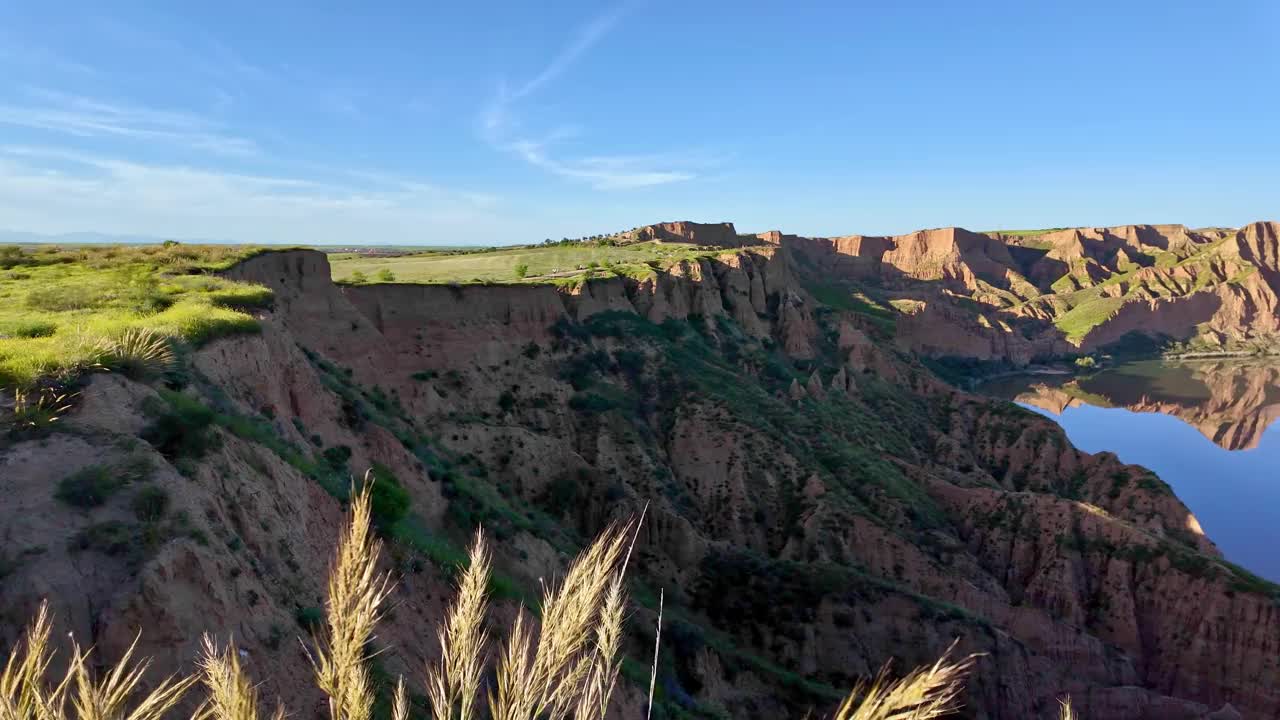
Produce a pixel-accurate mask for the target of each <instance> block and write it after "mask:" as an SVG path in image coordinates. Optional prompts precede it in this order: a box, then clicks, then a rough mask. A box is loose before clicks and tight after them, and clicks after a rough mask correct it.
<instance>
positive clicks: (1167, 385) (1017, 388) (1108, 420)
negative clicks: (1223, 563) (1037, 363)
mask: <svg viewBox="0 0 1280 720" xmlns="http://www.w3.org/2000/svg"><path fill="white" fill-rule="evenodd" d="M979 389H980V390H981V391H982V392H985V393H987V394H990V395H995V396H998V397H1003V398H1005V399H1008V400H1013V401H1014V402H1017V403H1019V404H1021V405H1023V406H1025V407H1028V408H1031V409H1034V410H1038V411H1040V412H1042V413H1044V414H1045V415H1048V416H1050V417H1052V418H1053V419H1054V420H1056V421H1057V422H1058V423H1059V424H1060V425H1062V427H1063V429H1064V430H1066V432H1067V436H1068V437H1070V438H1071V441H1072V442H1073V443H1074V444H1075V445H1076V446H1077V447H1079V448H1080V449H1082V450H1087V451H1089V452H1102V451H1104V450H1106V451H1111V452H1114V453H1116V454H1117V455H1118V456H1119V457H1120V459H1121V460H1123V461H1124V462H1128V463H1137V464H1139V465H1145V466H1146V467H1149V468H1151V469H1152V470H1154V471H1155V472H1156V473H1157V474H1159V475H1160V477H1161V478H1163V479H1164V480H1165V481H1166V482H1168V483H1169V484H1170V485H1171V486H1172V487H1173V489H1174V492H1176V493H1177V495H1178V497H1179V498H1181V499H1182V501H1183V502H1185V503H1186V504H1187V506H1188V507H1190V508H1191V511H1192V512H1194V513H1195V515H1196V517H1197V518H1199V520H1200V524H1201V526H1202V527H1203V528H1204V530H1205V532H1206V533H1207V534H1208V535H1209V537H1211V538H1213V540H1214V541H1215V542H1216V543H1217V544H1218V547H1219V548H1221V549H1222V551H1223V553H1224V554H1225V555H1226V556H1227V558H1228V559H1230V560H1233V561H1235V562H1238V563H1240V564H1241V565H1244V566H1245V567H1247V568H1249V569H1250V570H1253V571H1254V572H1257V573H1259V574H1261V575H1264V576H1266V577H1268V578H1269V579H1272V580H1277V581H1280V555H1277V553H1275V552H1274V551H1273V550H1272V548H1274V547H1277V546H1280V424H1276V423H1275V420H1276V419H1277V418H1280V361H1277V360H1275V359H1272V360H1269V361H1263V360H1221V361H1219V360H1213V361H1180V362H1157V361H1150V362H1135V363H1127V364H1123V365H1119V366H1117V367H1115V368H1110V369H1107V370H1103V371H1101V372H1098V373H1095V374H1092V375H1089V376H1083V377H1071V376H1066V375H1063V376H1051V375H1033V376H1020V377H1011V378H1002V379H1000V380H997V381H993V382H990V383H987V384H986V385H984V386H982V387H981V388H979Z"/></svg>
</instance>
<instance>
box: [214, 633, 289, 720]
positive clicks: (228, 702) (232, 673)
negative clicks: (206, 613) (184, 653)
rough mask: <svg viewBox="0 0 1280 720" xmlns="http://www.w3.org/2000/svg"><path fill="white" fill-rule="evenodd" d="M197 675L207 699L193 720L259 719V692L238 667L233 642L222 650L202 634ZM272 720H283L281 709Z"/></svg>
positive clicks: (238, 656) (237, 658) (237, 657)
mask: <svg viewBox="0 0 1280 720" xmlns="http://www.w3.org/2000/svg"><path fill="white" fill-rule="evenodd" d="M200 672H201V678H202V679H203V680H204V684H205V687H206V688H207V689H208V691H209V699H208V700H206V701H205V703H204V705H202V706H201V707H200V710H199V711H197V713H196V715H195V718H194V720H259V717H258V691H257V689H256V688H255V687H254V686H253V683H252V682H250V681H249V678H248V676H247V675H245V673H244V670H243V669H242V668H241V667H240V654H239V651H238V650H237V649H236V645H235V643H234V642H228V643H227V647H226V648H225V649H221V648H219V647H218V645H217V643H215V642H214V640H213V638H211V637H209V636H208V635H205V636H204V639H203V642H202V644H201V657H200ZM272 720H284V707H282V706H277V707H276V711H275V714H274V715H273V716H272Z"/></svg>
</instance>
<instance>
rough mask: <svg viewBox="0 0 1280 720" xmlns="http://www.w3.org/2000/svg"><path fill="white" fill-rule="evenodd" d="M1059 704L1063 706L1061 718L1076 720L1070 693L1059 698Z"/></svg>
mask: <svg viewBox="0 0 1280 720" xmlns="http://www.w3.org/2000/svg"><path fill="white" fill-rule="evenodd" d="M1058 704H1059V705H1061V706H1062V707H1061V711H1062V715H1061V716H1060V720H1076V711H1075V710H1073V709H1072V708H1071V696H1070V695H1068V696H1067V697H1065V698H1063V699H1061V700H1059V701H1058Z"/></svg>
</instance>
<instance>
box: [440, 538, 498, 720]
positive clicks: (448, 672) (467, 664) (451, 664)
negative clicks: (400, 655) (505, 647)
mask: <svg viewBox="0 0 1280 720" xmlns="http://www.w3.org/2000/svg"><path fill="white" fill-rule="evenodd" d="M489 564H490V560H489V550H488V548H487V547H486V546H485V542H484V534H483V533H482V532H481V531H480V530H476V537H475V541H474V542H472V544H471V552H470V556H469V558H468V563H467V570H466V572H464V573H463V575H462V582H461V583H460V584H459V585H458V594H457V599H456V600H455V601H454V605H453V607H452V608H451V609H450V611H449V615H448V617H447V618H446V620H445V623H444V627H442V628H441V629H440V632H439V638H440V663H439V664H438V665H435V666H431V667H428V669H427V693H428V695H429V696H430V698H431V715H432V717H433V718H434V720H471V718H472V717H474V711H475V703H476V697H477V694H478V692H479V690H480V674H481V673H482V672H483V670H484V656H485V645H486V644H487V643H488V637H487V636H486V634H485V632H484V615H485V606H486V604H487V599H486V592H485V588H486V587H487V586H488V584H489Z"/></svg>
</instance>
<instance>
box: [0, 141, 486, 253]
mask: <svg viewBox="0 0 1280 720" xmlns="http://www.w3.org/2000/svg"><path fill="white" fill-rule="evenodd" d="M495 203H496V200H495V199H493V198H491V197H489V196H487V195H483V194H476V193H467V192H458V191H454V190H451V189H448V188H442V187H438V186H435V185H431V184H428V183H422V182H416V181H407V180H401V179H398V178H394V177H389V176H382V175H376V174H360V173H349V174H347V175H346V176H345V179H334V180H327V181H323V182H322V181H316V180H311V179H301V178H296V177H289V176H277V175H253V174H241V173H232V172H220V171H215V170H208V169H200V168H192V167H186V166H178V165H159V164H147V163H141V162H135V161H131V160H121V159H117V158H110V157H102V156H98V155H92V154H86V153H80V152H75V151H67V150H64V149H58V148H41V147H15V146H7V147H0V217H5V218H6V224H12V226H13V227H23V228H25V229H31V230H34V231H37V232H45V233H60V232H71V231H76V230H82V229H84V228H86V227H92V228H94V229H95V230H100V231H104V232H123V233H129V232H136V231H138V230H139V229H143V228H145V229H146V230H147V232H149V233H152V234H163V235H170V236H174V237H185V238H190V237H204V238H227V239H235V240H239V241H248V242H307V243H346V242H370V243H404V244H411V243H421V242H423V241H424V240H426V239H429V238H430V237H432V236H434V234H435V233H441V232H443V233H448V234H450V235H451V236H453V237H457V238H458V239H459V240H464V241H472V242H474V241H488V240H492V239H493V238H494V237H496V236H501V235H506V234H508V233H509V232H511V228H507V227H505V226H504V225H503V223H502V221H500V220H499V219H498V218H497V214H496V209H495V207H494V206H495Z"/></svg>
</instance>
